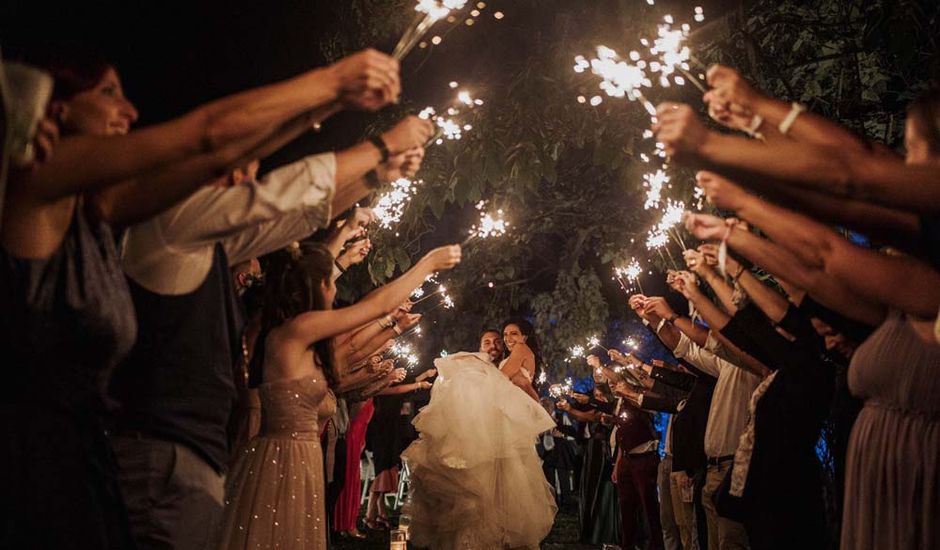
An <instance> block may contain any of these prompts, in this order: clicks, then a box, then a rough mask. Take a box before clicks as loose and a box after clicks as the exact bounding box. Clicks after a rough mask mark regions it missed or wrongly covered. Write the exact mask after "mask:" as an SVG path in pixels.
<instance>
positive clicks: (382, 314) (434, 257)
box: [220, 243, 460, 550]
mask: <svg viewBox="0 0 940 550" xmlns="http://www.w3.org/2000/svg"><path fill="white" fill-rule="evenodd" d="M459 261H460V248H459V247H457V246H445V247H441V248H438V249H435V250H432V251H431V252H430V253H428V254H427V255H426V256H425V257H424V258H422V259H421V260H419V261H418V262H417V263H415V265H414V267H412V268H411V269H410V270H408V271H407V272H406V273H405V274H403V275H402V276H401V277H399V278H398V279H396V280H394V281H392V282H390V283H388V284H387V285H385V286H383V287H382V288H380V289H377V290H376V291H374V292H372V293H370V294H369V295H367V296H366V297H365V298H363V299H362V300H361V301H360V302H358V303H357V304H355V305H353V306H350V307H347V308H343V309H340V310H333V309H332V307H331V306H332V303H333V299H334V298H335V296H336V285H335V284H334V282H333V278H332V271H333V256H332V255H331V254H330V252H329V251H328V250H327V249H326V248H325V247H323V246H322V245H318V244H310V243H304V244H303V245H301V246H299V247H294V248H292V249H288V250H285V251H282V252H280V253H277V254H275V255H274V256H273V257H272V260H271V262H270V264H269V266H268V271H267V275H266V281H267V284H266V293H267V296H266V297H265V305H264V310H263V313H262V319H261V334H260V335H259V337H258V340H257V343H256V348H255V350H254V354H253V357H252V368H254V369H260V373H261V381H262V382H261V385H260V386H259V395H260V398H261V416H262V419H261V432H260V433H259V434H258V436H257V437H255V438H254V439H252V440H251V442H250V443H249V444H248V445H247V446H246V447H245V449H244V451H243V453H244V454H243V455H242V456H239V457H238V458H236V460H235V465H234V467H233V469H232V472H231V474H230V476H229V481H228V486H227V487H226V494H227V500H226V509H225V518H224V522H223V531H222V534H221V537H220V539H221V542H220V548H222V549H224V550H237V549H246V550H247V549H249V548H251V549H256V548H291V549H297V550H325V549H326V548H327V547H328V546H327V530H328V529H329V525H327V520H326V509H325V499H326V494H325V490H324V489H325V486H324V479H323V477H324V475H323V474H324V468H323V453H322V449H321V446H320V428H321V424H322V423H324V422H325V421H326V419H328V418H329V417H330V416H332V415H333V413H334V412H335V409H336V401H335V398H334V397H333V394H332V392H331V391H330V388H332V387H336V385H337V379H338V375H337V372H338V371H339V370H338V369H337V368H335V366H334V365H335V363H334V356H333V350H332V347H333V345H332V343H331V339H332V338H333V337H335V336H337V335H340V334H343V333H346V332H349V331H352V330H354V329H357V328H359V327H363V326H365V325H368V324H370V323H375V322H379V321H381V320H383V318H387V317H388V314H389V312H392V311H394V310H395V309H396V308H397V307H398V305H399V304H401V303H402V302H403V301H404V300H405V299H407V298H408V296H409V295H410V294H411V292H412V291H413V290H414V289H415V288H417V287H418V286H419V285H420V284H421V283H422V282H423V281H424V280H425V278H427V277H428V276H429V275H431V274H432V273H434V272H436V271H439V270H444V269H450V268H452V267H453V266H454V265H456V264H457V263H458V262H459Z"/></svg>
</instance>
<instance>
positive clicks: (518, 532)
mask: <svg viewBox="0 0 940 550" xmlns="http://www.w3.org/2000/svg"><path fill="white" fill-rule="evenodd" d="M434 365H435V367H436V368H437V371H438V378H437V381H436V382H435V383H434V387H433V388H432V390H431V402H430V404H428V405H427V406H426V407H424V408H423V409H421V412H420V413H419V414H418V415H417V417H415V419H414V426H415V428H416V429H417V430H418V432H419V434H420V437H419V438H418V440H417V441H415V442H414V443H412V444H411V446H409V447H408V449H406V450H405V452H404V453H402V458H403V459H404V460H406V461H407V463H408V466H409V468H410V469H411V495H410V499H409V503H408V504H407V505H406V509H405V513H409V514H410V516H411V527H410V534H411V540H412V542H413V543H414V544H415V545H416V546H419V547H426V548H431V549H433V550H457V549H460V550H466V549H474V550H477V549H479V550H491V549H501V548H503V549H505V548H538V545H539V543H540V542H541V541H542V540H543V539H544V538H545V537H546V536H547V535H548V533H549V531H550V530H551V528H552V524H553V523H554V521H555V513H556V512H557V508H556V506H555V498H554V496H553V495H552V490H551V488H550V486H549V484H548V482H547V481H546V480H545V475H544V474H543V473H542V467H541V463H540V462H539V457H538V455H537V454H536V451H535V443H536V439H537V437H538V435H539V434H540V433H542V432H544V431H546V430H550V429H552V428H553V427H554V426H555V422H554V421H553V420H552V417H551V416H549V414H548V413H546V412H545V410H544V409H543V408H542V407H541V406H540V405H539V404H538V403H537V402H535V401H534V400H533V399H532V398H531V397H529V396H528V395H527V394H526V393H525V392H524V391H523V390H522V389H520V388H518V387H516V385H515V384H513V383H512V382H510V381H509V379H507V378H506V377H505V376H504V375H503V374H502V373H501V372H500V371H499V370H498V369H497V368H496V367H495V366H493V364H492V363H490V362H489V360H488V357H487V356H486V354H485V353H457V354H454V355H450V356H447V357H443V358H440V359H437V360H436V361H435V362H434Z"/></svg>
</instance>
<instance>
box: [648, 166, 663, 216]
mask: <svg viewBox="0 0 940 550" xmlns="http://www.w3.org/2000/svg"><path fill="white" fill-rule="evenodd" d="M667 183H669V176H667V175H666V172H665V171H664V170H657V171H655V172H653V173H652V174H643V187H644V188H646V202H645V203H643V209H644V210H649V209H650V208H658V207H659V204H660V202H661V201H662V193H663V186H664V185H665V184H667Z"/></svg>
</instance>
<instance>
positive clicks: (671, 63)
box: [650, 8, 706, 93]
mask: <svg viewBox="0 0 940 550" xmlns="http://www.w3.org/2000/svg"><path fill="white" fill-rule="evenodd" d="M698 10H701V8H698ZM700 14H701V12H700V11H697V12H696V15H697V16H698V15H700ZM702 19H704V15H702ZM697 20H698V19H697ZM663 21H664V23H662V24H660V25H658V26H657V29H656V34H657V37H656V38H655V39H654V40H653V45H652V46H651V47H650V53H651V54H652V55H654V56H657V58H658V61H655V62H652V63H650V71H652V72H659V75H660V76H659V83H660V85H661V86H663V87H664V88H668V87H669V85H670V82H669V77H670V76H671V77H672V78H673V81H674V82H675V83H676V84H678V85H680V86H682V85H684V84H685V79H684V78H682V77H681V76H679V75H676V74H675V72H676V71H679V72H681V73H682V74H683V75H685V76H686V78H688V79H689V81H690V82H692V84H694V85H695V87H696V88H698V89H699V90H701V92H702V93H705V92H706V90H705V87H704V86H703V85H702V83H701V82H699V81H698V79H697V78H696V77H695V76H693V75H692V74H691V73H690V72H689V60H690V59H691V57H692V52H691V50H689V47H688V46H686V45H684V44H683V42H684V41H685V39H686V38H688V36H689V28H690V27H689V25H687V24H685V25H682V26H681V27H680V28H679V29H673V28H672V23H673V20H672V16H670V15H667V16H665V17H664V18H663Z"/></svg>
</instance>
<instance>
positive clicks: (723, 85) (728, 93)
mask: <svg viewBox="0 0 940 550" xmlns="http://www.w3.org/2000/svg"><path fill="white" fill-rule="evenodd" d="M706 78H707V80H708V84H709V85H710V86H711V87H712V89H711V90H709V91H708V92H706V93H705V96H704V97H703V98H702V99H703V100H704V101H705V103H707V104H708V114H709V116H711V117H712V118H713V119H715V121H716V122H718V123H720V124H723V125H725V126H727V127H728V128H732V129H734V130H741V131H744V132H748V133H751V134H753V133H755V132H757V130H758V128H759V127H760V126H761V123H762V122H763V119H759V120H755V113H756V112H757V111H758V110H759V108H760V103H761V101H762V100H763V99H764V97H765V96H763V94H761V93H759V92H757V91H756V90H755V89H754V88H752V87H751V85H750V83H748V82H747V81H746V80H745V79H743V78H741V75H740V74H739V73H738V71H736V70H734V69H732V68H731V67H725V66H724V65H712V66H711V67H710V68H709V69H708V73H707V75H706Z"/></svg>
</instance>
